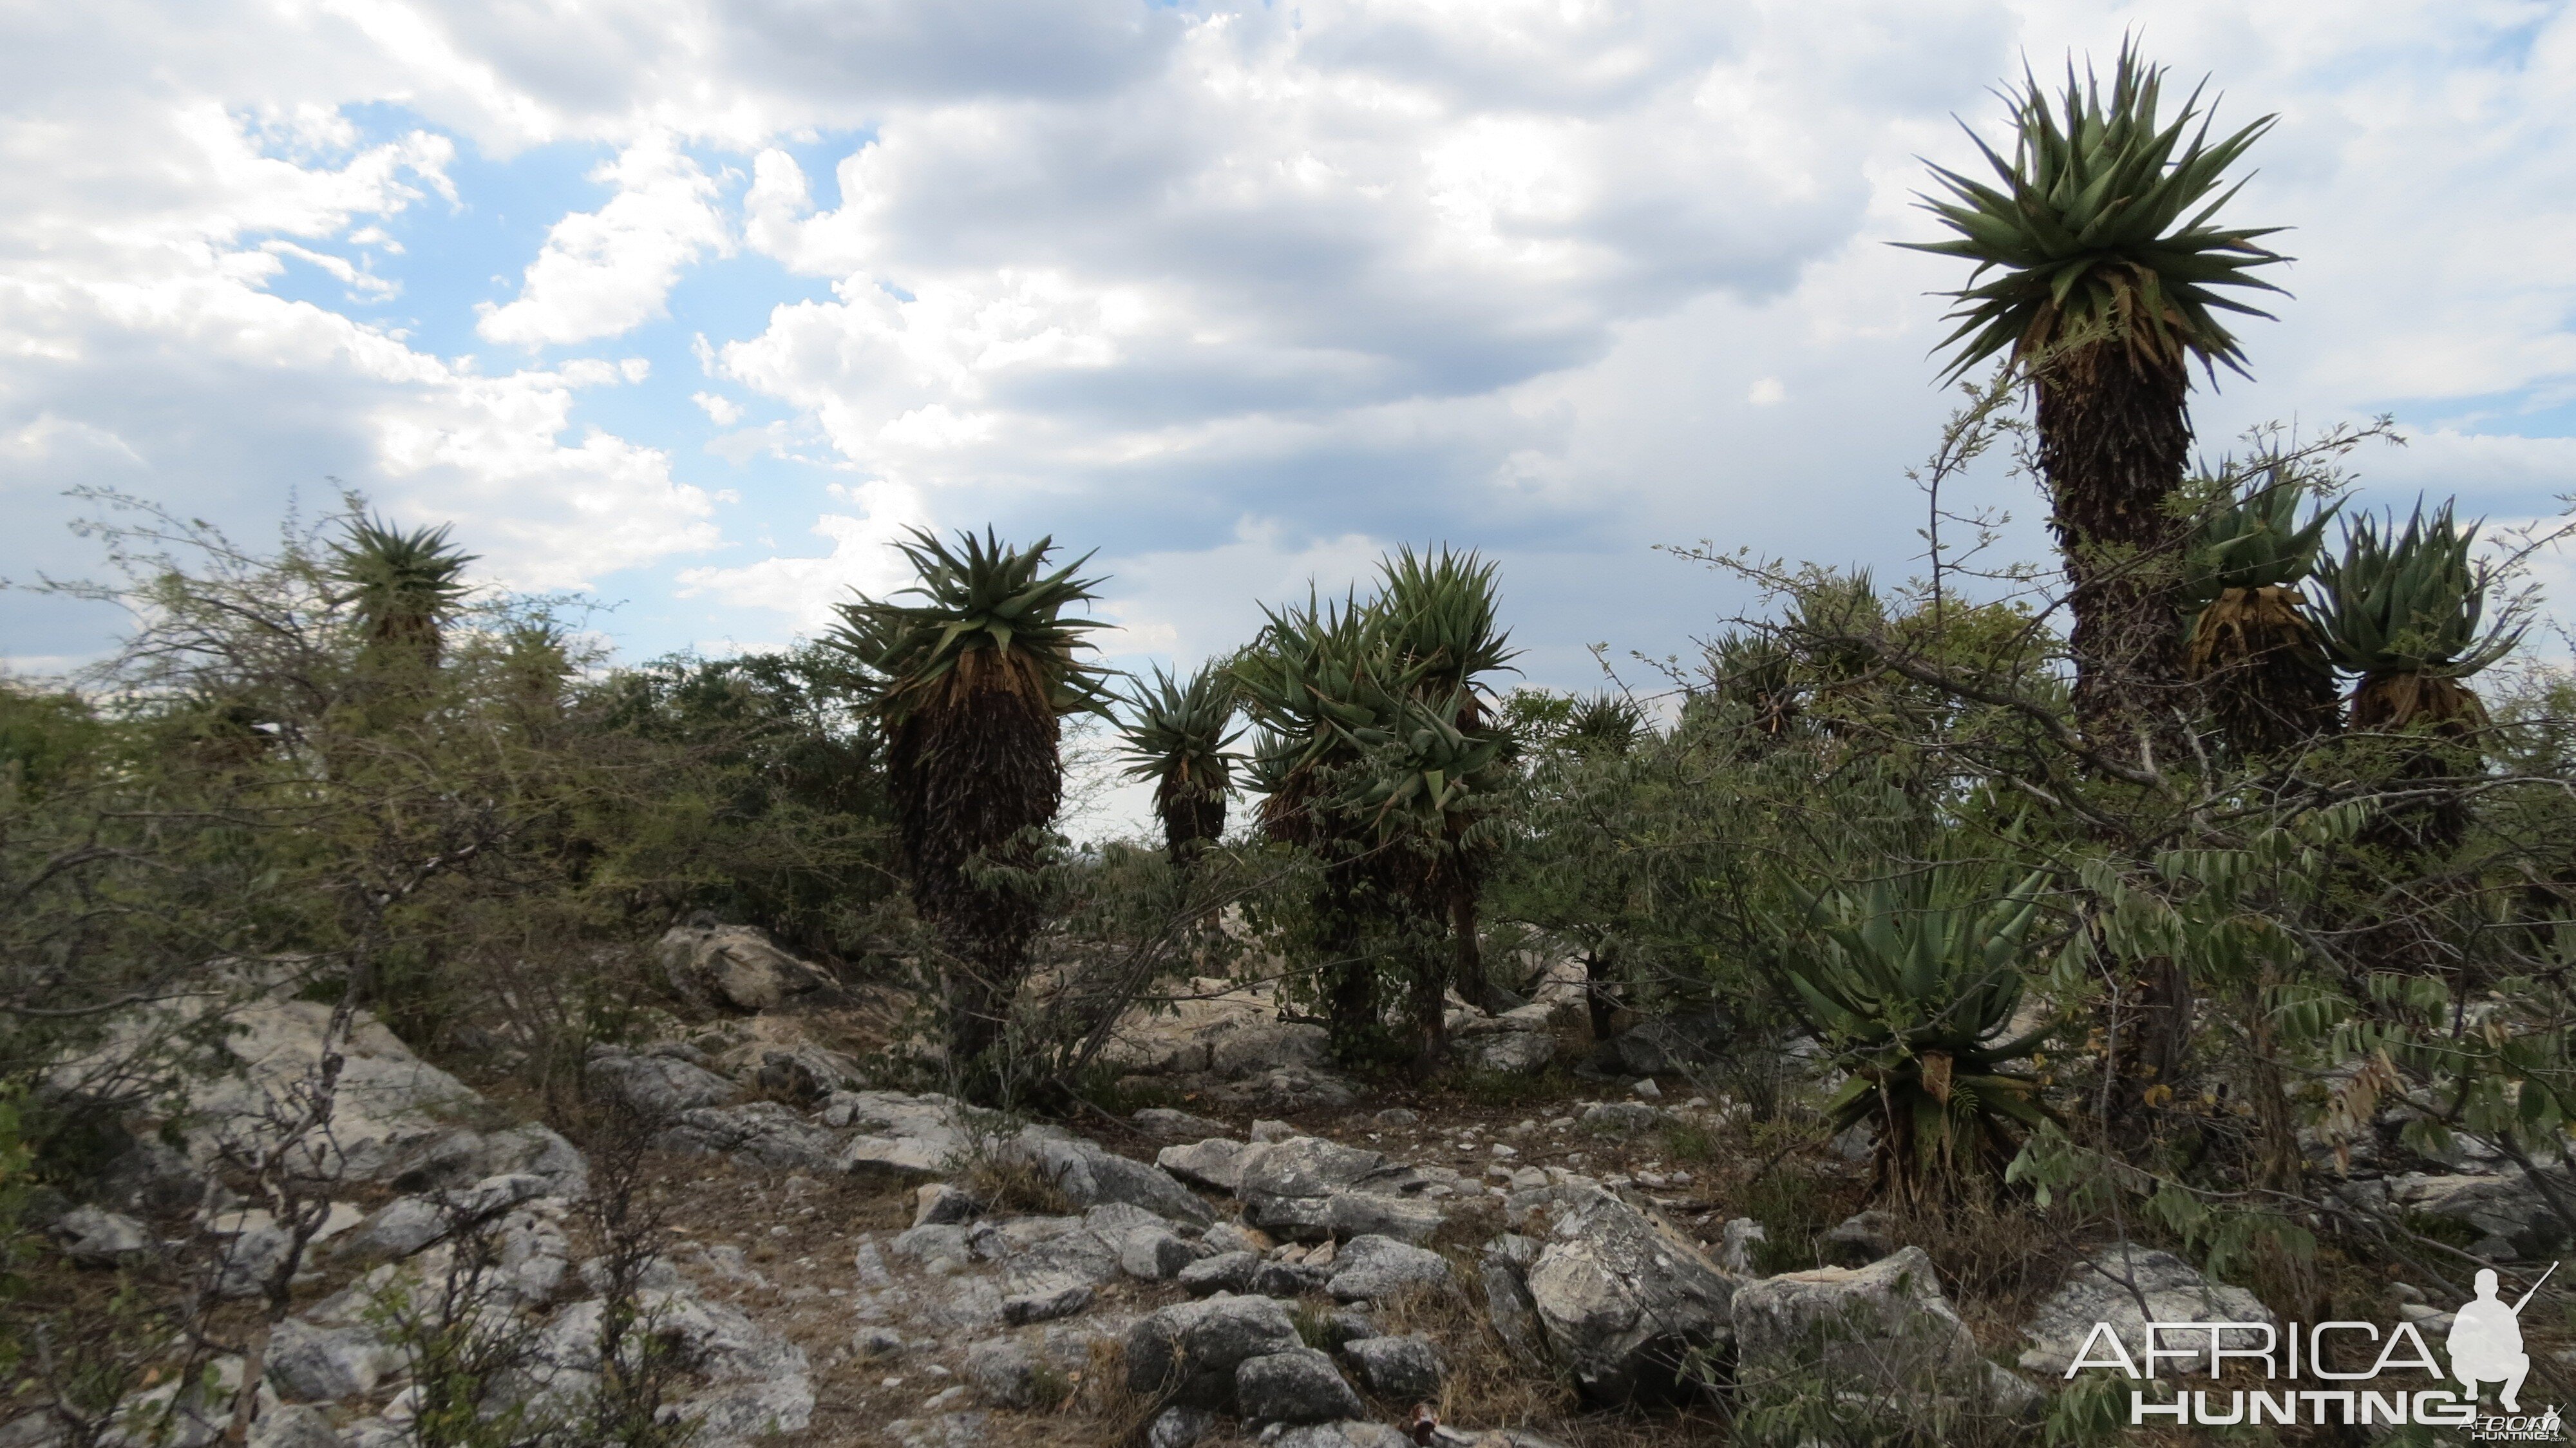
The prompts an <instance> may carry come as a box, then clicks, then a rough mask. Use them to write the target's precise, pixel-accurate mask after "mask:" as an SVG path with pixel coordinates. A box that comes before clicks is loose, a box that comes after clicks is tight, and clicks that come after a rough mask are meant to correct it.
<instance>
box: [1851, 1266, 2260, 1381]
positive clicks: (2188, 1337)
mask: <svg viewBox="0 0 2576 1448" xmlns="http://www.w3.org/2000/svg"><path fill="white" fill-rule="evenodd" d="M1898 1255H1899V1256H1903V1255H1904V1254H1903V1253H1899V1254H1898ZM1891 1260H1893V1259H1891ZM2141 1298H2143V1299H2145V1309H2144V1311H2143V1312H2142V1311H2141V1310H2140V1306H2139V1300H2140V1299H2141ZM2150 1322H2268V1323H2271V1324H2273V1325H2274V1326H2275V1327H2278V1326H2279V1319H2277V1318H2275V1317H2274V1316H2273V1315H2272V1309H2270V1308H2268V1307H2265V1306H2264V1305H2263V1303H2262V1300H2261V1299H2259V1298H2257V1297H2256V1296H2255V1295H2254V1294H2253V1293H2251V1292H2248V1291H2246V1290H2245V1289H2243V1288H2241V1287H2227V1286H2223V1285H2221V1284H2218V1283H2214V1282H2211V1281H2210V1280H2209V1279H2208V1278H2206V1277H2203V1276H2202V1275H2200V1273H2199V1272H2198V1271H2197V1270H2196V1269H2194V1268H2193V1267H2192V1265H2191V1264H2190V1263H2188V1262H2185V1261H2184V1260H2182V1259H2181V1258H2179V1257H2177V1256H2175V1255H2174V1254H2172V1253H2171V1252H2156V1251H2149V1250H2147V1249H2146V1248H2142V1247H2138V1246H2135V1245H2131V1244H2126V1243H2118V1244H2114V1245H2112V1246H2109V1247H2106V1248H2103V1249H2101V1250H2100V1251H2097V1252H2095V1253H2094V1254H2093V1256H2092V1257H2091V1258H2090V1259H2089V1260H2088V1261H2085V1262H2082V1263H2079V1264H2078V1265H2077V1266H2076V1268H2075V1270H2074V1271H2072V1272H2070V1273H2068V1274H2067V1277H2066V1280H2065V1282H2063V1283H2061V1284H2060V1285H2059V1286H2058V1289H2057V1290H2056V1291H2055V1292H2053V1293H2051V1294H2049V1296H2048V1299H2047V1300H2046V1301H2044V1302H2042V1303H2041V1304H2040V1305H2039V1311H2038V1313H2037V1314H2036V1315H2034V1316H2033V1317H2032V1318H2031V1320H2030V1325H2029V1326H2028V1327H2026V1328H2024V1329H2022V1336H2023V1337H2024V1338H2025V1339H2027V1340H2028V1341H2029V1343H2030V1347H2029V1349H2028V1350H2027V1351H2025V1352H2023V1353H2022V1355H2021V1365H2022V1367H2023V1368H2024V1369H2025V1370H2027V1371H2030V1372H2035V1373H2039V1374H2042V1375H2044V1376H2049V1377H2055V1376H2058V1375H2060V1374H2062V1373H2064V1372H2065V1371H2066V1369H2067V1367H2068V1365H2070V1364H2072V1363H2073V1362H2074V1361H2075V1358H2076V1355H2077V1354H2078V1353H2080V1352H2082V1351H2083V1349H2084V1342H2085V1339H2086V1338H2088V1337H2090V1336H2092V1334H2093V1328H2094V1325H2095V1324H2096V1323H2109V1324H2110V1326H2111V1330H2112V1331H2113V1332H2115V1333H2117V1334H2119V1337H2120V1342H2121V1344H2122V1345H2123V1346H2124V1347H2126V1348H2127V1350H2128V1352H2129V1355H2130V1358H2131V1359H2132V1360H2133V1361H2138V1360H2141V1359H2140V1358H2139V1354H2141V1353H2143V1352H2145V1351H2146V1340H2147V1332H2146V1325H2147V1324H2148V1323H2150ZM2159 1336H2160V1337H2161V1339H2162V1341H2161V1342H2160V1343H2159V1346H2161V1347H2163V1348H2166V1349H2169V1350H2170V1349H2181V1348H2195V1347H2197V1348H2205V1347H2206V1346H2207V1345H2208V1341H2209V1334H2207V1333H2205V1332H2204V1333H2200V1334H2197V1335H2195V1334H2192V1333H2187V1332H2178V1333H2167V1334H2160V1335H2159ZM2222 1336H2223V1337H2224V1339H2225V1341H2223V1342H2222V1343H2221V1344H2220V1346H2222V1347H2230V1348H2236V1347H2244V1348H2255V1347H2260V1346H2262V1343H2263V1335H2262V1334H2261V1333H2258V1332H2254V1331H2252V1330H2250V1329H2249V1330H2244V1331H2238V1332H2229V1333H2224V1334H2222ZM2164 1361H2167V1362H2171V1363H2175V1364H2176V1366H2175V1367H2174V1368H2173V1369H2172V1371H2173V1372H2174V1373H2175V1374H2176V1375H2178V1376H2179V1375H2181V1374H2185V1373H2196V1372H2206V1371H2208V1363H2207V1354H2206V1353H2205V1352H2197V1353H2195V1356H2194V1358H2193V1359H2190V1360H2183V1359H2165V1360H2164Z"/></svg>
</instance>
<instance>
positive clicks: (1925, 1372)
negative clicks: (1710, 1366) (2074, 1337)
mask: <svg viewBox="0 0 2576 1448" xmlns="http://www.w3.org/2000/svg"><path fill="white" fill-rule="evenodd" d="M1734 1318H1735V1350H1736V1361H1737V1364H1738V1368H1737V1372H1738V1374H1739V1377H1745V1378H1751V1377H1755V1376H1757V1375H1767V1376H1769V1377H1772V1378H1775V1379H1776V1378H1780V1377H1783V1376H1786V1375H1790V1374H1801V1373H1803V1374H1813V1375H1816V1376H1819V1377H1821V1379H1822V1380H1823V1381H1824V1382H1826V1383H1828V1384H1831V1385H1833V1387H1834V1390H1835V1391H1836V1392H1837V1393H1849V1394H1853V1395H1859V1396H1865V1397H1867V1398H1869V1399H1872V1400H1881V1399H1887V1398H1891V1397H1894V1398H1907V1399H1921V1400H1936V1399H1942V1398H1947V1399H1949V1400H1950V1401H1952V1402H1954V1403H1960V1404H1966V1405H1970V1406H1971V1408H1972V1409H1984V1408H1993V1409H1998V1410H2000V1411H2001V1412H2002V1413H2004V1414H2006V1415H2012V1414H2018V1413H2020V1412H2022V1411H2024V1410H2026V1409H2028V1408H2029V1407H2031V1406H2032V1405H2033V1404H2035V1403H2036V1402H2037V1401H2038V1394H2037V1392H2036V1391H2035V1390H2034V1389H2032V1388H2031V1387H2030V1386H2029V1384H2027V1383H2023V1382H2021V1381H2020V1380H2019V1379H2017V1378H2014V1377H2013V1376H2012V1375H2011V1374H2009V1373H2006V1372H2004V1371H2003V1369H2001V1368H1998V1367H1996V1366H1995V1365H1994V1364H1992V1363H1989V1362H1987V1361H1986V1360H1985V1357H1984V1356H1983V1355H1982V1354H1980V1353H1979V1352H1978V1351H1977V1339H1976V1335H1975V1334H1974V1333H1972V1332H1970V1331H1969V1330H1968V1325H1967V1324H1966V1323H1965V1322H1962V1321H1961V1320H1960V1319H1959V1314H1958V1313H1957V1312H1956V1311H1954V1310H1953V1309H1952V1308H1951V1306H1950V1302H1949V1299H1948V1298H1946V1297H1944V1296H1943V1295H1942V1293H1941V1287H1940V1283H1939V1281H1938V1280H1937V1278H1936V1277H1935V1275H1934V1272H1933V1270H1932V1259H1931V1258H1930V1257H1929V1256H1927V1255H1926V1254H1925V1253H1924V1251H1923V1249H1922V1248H1920V1247H1907V1248H1905V1249H1903V1250H1902V1251H1899V1252H1896V1253H1895V1254H1893V1255H1891V1256H1888V1257H1884V1258H1882V1259H1880V1260H1879V1261H1876V1262H1873V1263H1871V1264H1870V1265H1868V1266H1866V1267H1859V1268H1850V1267H1819V1268H1816V1269H1814V1270H1812V1271H1806V1272H1784V1273H1782V1274H1780V1275H1779V1276H1777V1277H1768V1278H1764V1279H1763V1280H1761V1281H1759V1282H1752V1283H1747V1284H1745V1285H1744V1286H1743V1287H1741V1288H1739V1289H1738V1290H1737V1291H1736V1294H1735V1307H1734Z"/></svg>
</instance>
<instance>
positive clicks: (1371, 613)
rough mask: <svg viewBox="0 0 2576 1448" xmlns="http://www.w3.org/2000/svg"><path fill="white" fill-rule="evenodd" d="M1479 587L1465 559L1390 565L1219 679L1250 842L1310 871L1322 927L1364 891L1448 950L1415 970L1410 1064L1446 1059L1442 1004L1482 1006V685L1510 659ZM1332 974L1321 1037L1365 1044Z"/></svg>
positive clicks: (1496, 782)
mask: <svg viewBox="0 0 2576 1448" xmlns="http://www.w3.org/2000/svg"><path fill="white" fill-rule="evenodd" d="M1494 571H1495V570H1494V565H1493V564H1492V563H1490V562H1487V561H1485V560H1483V559H1480V558H1478V557H1477V556H1476V555H1475V554H1473V553H1457V552H1453V551H1451V550H1449V549H1446V548H1443V549H1440V550H1438V551H1436V552H1430V553H1420V554H1417V553H1415V552H1413V551H1412V550H1411V549H1405V550H1402V551H1401V552H1399V553H1398V554H1397V555H1396V556H1394V557H1393V558H1390V559H1388V560H1386V561H1385V563H1384V564H1383V565H1382V566H1381V568H1380V570H1379V579H1378V588H1377V591H1376V592H1375V593H1374V594H1373V595H1372V596H1370V597H1368V598H1365V599H1363V598H1360V597H1359V596H1357V595H1356V594H1353V595H1350V596H1346V597H1345V598H1343V599H1341V600H1339V601H1331V600H1323V599H1317V598H1309V599H1308V601H1307V602H1306V603H1305V604H1304V605H1302V606H1290V607H1286V608H1280V609H1273V610H1270V611H1269V614H1268V623H1267V625H1266V626H1265V627H1264V629H1263V631H1262V636H1261V638H1260V640H1259V641H1258V642H1257V643H1256V644H1254V646H1253V647H1252V648H1250V649H1248V650H1246V651H1245V652H1244V654H1243V655H1242V656H1241V657H1240V658H1239V659H1238V660H1237V662H1236V664H1235V667H1234V673H1235V677H1236V679H1237V681H1238V683H1239V685H1240V687H1241V691H1242V697H1243V700H1244V706H1245V709H1246V711H1247V712H1248V713H1249V714H1250V715H1251V717H1252V719H1253V720H1254V722H1255V723H1256V724H1258V725H1259V726H1260V730H1261V734H1260V737H1259V740H1258V742H1257V744H1256V746H1255V749H1254V753H1253V773H1254V776H1255V781H1256V784H1257V786H1258V787H1259V788H1260V789H1262V790H1263V792H1264V793H1265V795H1266V796H1267V798H1266V799H1265V801H1264V804H1263V815H1262V820H1263V826H1264V829H1265V831H1266V832H1267V833H1268V834H1269V835H1270V837H1271V838H1272V839H1274V840H1277V841H1280V842H1283V843H1289V844H1294V845H1299V846H1302V847H1305V848H1309V849H1312V850H1314V851H1315V852H1316V853H1317V854H1318V855H1320V856H1321V857H1322V858H1323V859H1324V861H1325V864H1326V870H1327V875H1328V879H1327V881H1326V886H1325V889H1326V892H1327V894H1329V895H1331V896H1332V897H1333V901H1332V904H1331V908H1332V909H1334V910H1335V911H1337V912H1339V913H1341V914H1343V915H1345V916H1347V915H1348V914H1349V913H1350V911H1351V909H1352V908H1353V907H1354V905H1355V904H1356V902H1357V901H1358V899H1359V898H1360V897H1361V895H1362V894H1363V893H1364V892H1363V891H1361V890H1360V888H1359V887H1360V885H1361V883H1362V882H1363V880H1365V882H1366V883H1367V884H1369V885H1373V886H1374V887H1375V888H1376V892H1377V896H1378V898H1381V899H1386V900H1398V901H1403V902H1405V903H1406V904H1407V905H1409V907H1410V909H1411V910H1412V911H1413V913H1414V914H1415V915H1416V916H1417V918H1418V919H1420V920H1422V921H1425V922H1433V923H1435V925H1436V928H1439V929H1441V930H1444V931H1445V932H1446V934H1447V936H1448V940H1449V945H1450V953H1449V956H1448V958H1447V959H1446V960H1443V961H1433V960H1418V961H1416V962H1414V964H1413V971H1412V974H1413V979H1412V980H1411V982H1410V991H1409V995H1410V997H1411V1008H1410V1012H1409V1014H1410V1015H1411V1017H1412V1019H1413V1022H1414V1028H1415V1030H1416V1031H1417V1032H1418V1034H1419V1037H1420V1039H1419V1041H1418V1059H1419V1060H1420V1061H1422V1062H1423V1063H1425V1064H1430V1063H1433V1062H1436V1061H1437V1059H1438V1055H1439V1053H1440V1052H1441V1051H1442V1050H1443V1049H1445V1045H1444V1042H1443V1038H1442V1035H1443V1027H1442V1007H1441V1004H1440V1003H1441V1000H1442V996H1443V992H1444V991H1445V989H1446V988H1447V986H1448V985H1449V984H1450V983H1451V982H1452V981H1453V979H1454V981H1455V983H1456V985H1457V986H1458V988H1459V989H1460V990H1461V991H1463V992H1465V993H1467V994H1468V995H1469V996H1470V997H1471V998H1474V997H1477V996H1481V995H1483V994H1484V989H1485V983H1484V980H1483V970H1482V962H1481V958H1480V955H1479V952H1478V945H1477V924H1476V891H1477V883H1478V878H1479V869H1480V865H1481V861H1482V858H1483V856H1484V854H1485V852H1486V848H1487V844H1488V841H1487V838H1486V836H1487V834H1488V833H1489V831H1488V830H1487V828H1486V820H1487V818H1488V815H1489V812H1490V809H1491V806H1492V804H1493V803H1494V802H1495V801H1496V800H1497V799H1498V797H1499V796H1498V791H1499V788H1500V786H1501V784H1502V783H1503V780H1502V775H1501V766H1502V765H1503V763H1504V762H1505V759H1506V755H1507V750H1508V736H1507V734H1506V733H1505V731H1504V730H1502V729H1501V728H1499V727H1498V724H1497V721H1496V720H1495V719H1494V718H1493V716H1492V713H1491V711H1490V709H1489V708H1488V698H1487V694H1486V691H1485V681H1486V680H1487V679H1488V677H1489V676H1491V675H1492V674H1494V673H1495V672H1497V671H1500V670H1502V669H1504V668H1506V667H1508V665H1509V662H1510V660H1511V658H1512V654H1513V651H1512V649H1511V647H1510V644H1509V641H1508V636H1507V635H1506V634H1505V632H1504V631H1503V630H1502V628H1501V627H1500V625H1499V623H1498V621H1497V616H1496V615H1497V601H1496V592H1495V585H1494ZM1344 953H1345V954H1346V955H1347V954H1349V953H1351V952H1349V951H1347V950H1346V951H1345V952H1344ZM1339 969H1341V970H1342V971H1343V972H1344V974H1343V976H1342V979H1341V982H1340V984H1339V985H1338V986H1337V987H1336V989H1335V992H1334V999H1335V1021H1336V1025H1337V1026H1338V1027H1341V1028H1342V1029H1343V1030H1344V1031H1345V1033H1346V1034H1347V1033H1353V1032H1357V1031H1361V1030H1364V1029H1366V1028H1367V1027H1368V1026H1370V1025H1372V1024H1373V1022H1371V1021H1367V1020H1363V1019H1361V1017H1363V1016H1365V1015H1366V1014H1368V1013H1369V1012H1370V1011H1372V1010H1373V1009H1374V1007H1373V1004H1372V1002H1373V1000H1374V995H1373V994H1372V993H1371V992H1370V991H1369V990H1367V989H1364V988H1363V984H1364V983H1363V982H1362V981H1360V980H1359V979H1357V978H1356V974H1355V973H1356V971H1357V969H1358V967H1356V966H1354V965H1352V964H1350V963H1349V962H1348V961H1345V962H1344V963H1343V964H1342V965H1341V966H1340V967H1339Z"/></svg>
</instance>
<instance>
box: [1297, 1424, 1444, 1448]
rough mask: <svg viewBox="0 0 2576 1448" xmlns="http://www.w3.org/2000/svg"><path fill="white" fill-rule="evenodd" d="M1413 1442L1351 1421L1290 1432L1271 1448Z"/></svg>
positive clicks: (1389, 1447)
mask: <svg viewBox="0 0 2576 1448" xmlns="http://www.w3.org/2000/svg"><path fill="white" fill-rule="evenodd" d="M1412 1442H1413V1440H1412V1439H1410V1438H1407V1437H1405V1436H1404V1435H1403V1434H1402V1433H1399V1432H1397V1431H1396V1430H1395V1429H1393V1428H1390V1427H1388V1426H1387V1425H1385V1424H1384V1423H1371V1422H1367V1421H1365V1420H1359V1419H1354V1420H1352V1421H1350V1422H1345V1423H1307V1424H1304V1425H1302V1426H1299V1427H1295V1428H1291V1429H1289V1430H1288V1431H1286V1432H1284V1433H1282V1434H1280V1435H1279V1436H1278V1437H1277V1438H1276V1439H1273V1440H1272V1441H1271V1444H1270V1448H1408V1445H1410V1444H1411V1443H1412Z"/></svg>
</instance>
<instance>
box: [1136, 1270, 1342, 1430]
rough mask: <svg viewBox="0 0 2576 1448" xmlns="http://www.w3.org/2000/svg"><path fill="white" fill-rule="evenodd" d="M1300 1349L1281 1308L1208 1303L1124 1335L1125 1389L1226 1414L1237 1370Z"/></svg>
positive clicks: (1258, 1302)
mask: <svg viewBox="0 0 2576 1448" xmlns="http://www.w3.org/2000/svg"><path fill="white" fill-rule="evenodd" d="M1303 1345H1304V1344H1303V1343H1302V1342H1301V1341H1300V1340H1299V1338H1298V1336H1297V1323H1296V1320H1295V1319H1293V1318H1291V1317H1290V1316H1289V1315H1288V1308H1287V1305H1286V1304H1285V1303H1281V1302H1277V1301H1274V1300H1272V1299H1271V1298H1267V1297H1210V1298H1207V1299H1205V1300H1203V1301H1198V1302H1184V1303H1178V1304H1175V1305H1173V1306H1170V1307H1166V1308H1162V1309H1160V1310H1159V1311H1156V1312H1153V1313H1150V1314H1148V1315H1147V1316H1145V1317H1144V1318H1143V1319H1141V1320H1140V1321H1138V1322H1137V1324H1136V1325H1135V1326H1134V1327H1132V1328H1130V1329H1128V1332H1127V1386H1128V1388H1129V1389H1130V1390H1131V1391H1134V1392H1138V1393H1146V1394H1156V1395H1165V1396H1168V1397H1170V1398H1171V1399H1172V1400H1173V1401H1175V1402H1177V1403H1180V1404H1181V1405H1183V1406H1186V1407H1199V1408H1209V1409H1213V1410H1216V1411H1219V1412H1231V1411H1233V1408H1234V1401H1235V1398H1234V1394H1235V1369H1236V1368H1237V1367H1240V1366H1241V1365H1242V1364H1243V1363H1244V1361H1245V1360H1246V1359H1249V1358H1257V1357H1268V1356H1270V1355H1272V1354H1274V1353H1284V1352H1290V1351H1293V1350H1295V1349H1297V1348H1299V1347H1302V1346H1303Z"/></svg>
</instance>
